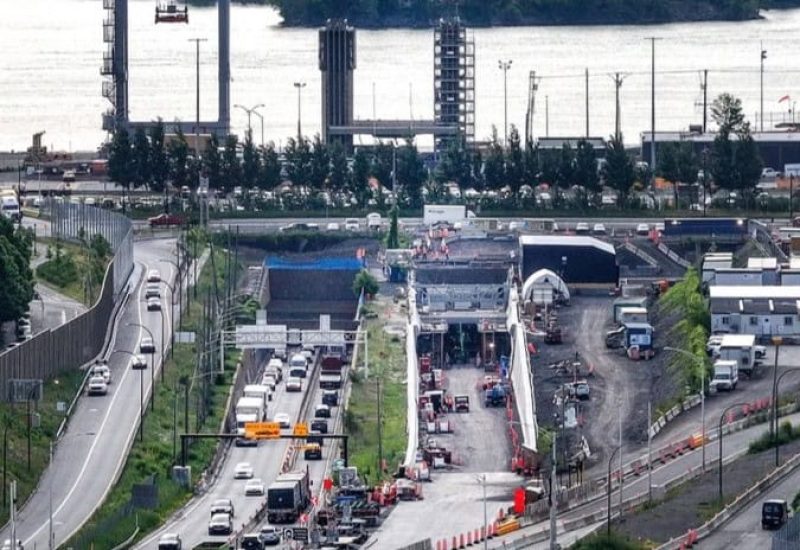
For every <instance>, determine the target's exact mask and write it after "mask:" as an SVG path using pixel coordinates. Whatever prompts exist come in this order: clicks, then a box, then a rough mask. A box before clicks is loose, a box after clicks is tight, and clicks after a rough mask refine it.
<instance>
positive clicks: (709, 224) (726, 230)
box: [661, 218, 748, 243]
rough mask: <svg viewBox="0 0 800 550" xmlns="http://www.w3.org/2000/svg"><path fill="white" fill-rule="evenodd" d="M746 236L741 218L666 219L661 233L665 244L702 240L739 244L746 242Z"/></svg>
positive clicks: (745, 225)
mask: <svg viewBox="0 0 800 550" xmlns="http://www.w3.org/2000/svg"><path fill="white" fill-rule="evenodd" d="M747 235H748V233H747V220H746V219H743V218H667V219H665V220H664V229H663V230H662V231H661V239H662V240H663V241H665V242H677V241H686V240H697V239H704V240H712V241H717V242H726V243H739V242H744V241H745V240H747Z"/></svg>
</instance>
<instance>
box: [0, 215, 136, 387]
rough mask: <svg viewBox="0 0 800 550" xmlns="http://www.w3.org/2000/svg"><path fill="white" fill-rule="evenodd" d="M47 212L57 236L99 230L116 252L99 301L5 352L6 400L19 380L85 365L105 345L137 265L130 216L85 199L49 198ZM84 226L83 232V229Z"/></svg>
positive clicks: (75, 237) (0, 358)
mask: <svg viewBox="0 0 800 550" xmlns="http://www.w3.org/2000/svg"><path fill="white" fill-rule="evenodd" d="M42 214H43V215H46V216H49V217H50V220H51V234H52V236H53V238H56V239H63V240H65V241H71V242H72V241H79V240H80V235H83V236H84V238H86V239H87V240H88V239H90V238H91V237H92V236H94V235H96V234H99V235H102V236H103V237H105V238H106V240H107V241H108V242H109V244H110V245H111V249H112V251H113V252H114V257H113V258H112V260H111V261H110V262H109V265H108V268H107V269H106V273H105V276H104V278H103V286H102V288H101V290H100V295H99V297H98V298H97V301H96V302H95V303H94V305H92V307H90V308H89V309H88V310H87V311H86V312H84V313H82V314H81V315H79V316H77V317H75V318H74V319H72V320H70V321H68V322H66V323H64V324H63V325H61V326H60V327H58V328H55V329H48V330H44V331H42V332H39V333H38V334H36V335H35V336H34V337H33V338H31V339H30V340H28V341H26V342H23V343H22V344H20V345H19V346H17V347H15V348H12V349H10V350H8V351H6V352H4V353H0V399H1V400H3V401H8V400H9V399H10V398H11V386H12V384H11V381H12V380H15V379H39V380H47V379H50V378H52V377H53V376H55V375H56V374H57V373H59V372H61V371H64V370H67V369H77V368H80V367H81V366H82V365H84V364H85V363H87V362H89V361H90V360H91V359H92V358H94V357H95V356H97V355H98V354H99V353H100V351H101V350H102V348H103V345H104V342H105V339H106V335H107V334H108V331H109V328H110V327H109V325H110V323H111V321H112V313H113V311H114V306H115V305H116V303H117V301H119V299H120V298H121V297H122V296H123V289H124V288H125V284H126V283H127V280H128V277H129V276H130V273H131V271H132V270H133V231H132V228H131V222H130V220H129V219H128V218H126V217H125V216H122V215H120V214H115V213H113V212H110V211H107V210H101V209H99V208H94V207H92V206H85V205H82V204H69V203H60V202H56V201H55V200H52V199H51V200H48V201H46V203H45V205H43V208H42ZM81 228H83V231H81Z"/></svg>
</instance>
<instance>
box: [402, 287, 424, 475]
mask: <svg viewBox="0 0 800 550" xmlns="http://www.w3.org/2000/svg"><path fill="white" fill-rule="evenodd" d="M421 325H422V324H421V322H420V320H419V313H418V312H417V293H416V291H415V290H414V289H413V287H412V286H411V285H409V289H408V327H407V328H406V367H407V372H406V379H407V380H408V391H407V392H406V415H407V416H406V418H407V420H406V426H407V427H408V442H407V444H406V460H405V465H406V466H409V467H410V466H414V463H415V462H416V456H417V448H418V446H419V441H418V440H419V414H418V411H417V403H419V365H418V364H417V361H418V360H417V335H418V334H419V330H420V327H421Z"/></svg>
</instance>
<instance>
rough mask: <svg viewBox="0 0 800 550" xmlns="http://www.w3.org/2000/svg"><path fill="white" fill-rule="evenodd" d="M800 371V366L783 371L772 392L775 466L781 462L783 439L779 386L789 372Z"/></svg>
mask: <svg viewBox="0 0 800 550" xmlns="http://www.w3.org/2000/svg"><path fill="white" fill-rule="evenodd" d="M797 371H800V367H792V368H790V369H786V370H785V371H783V372H782V373H781V375H780V376H779V377H778V379H777V380H776V381H775V387H774V388H773V389H774V393H773V394H772V403H773V407H774V408H773V415H774V416H775V467H776V468H777V467H778V465H779V464H780V447H781V439H780V434H779V433H778V406H777V403H778V395H779V393H778V387H779V386H780V384H781V380H783V377H784V376H786V375H787V374H789V373H790V372H797Z"/></svg>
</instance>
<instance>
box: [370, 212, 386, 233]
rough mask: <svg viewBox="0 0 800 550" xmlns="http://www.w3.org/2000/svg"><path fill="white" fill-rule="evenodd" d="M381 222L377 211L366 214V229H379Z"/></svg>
mask: <svg viewBox="0 0 800 550" xmlns="http://www.w3.org/2000/svg"><path fill="white" fill-rule="evenodd" d="M382 223H383V221H382V220H381V215H380V214H378V213H377V212H371V213H370V214H367V229H380V228H381V224H382Z"/></svg>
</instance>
